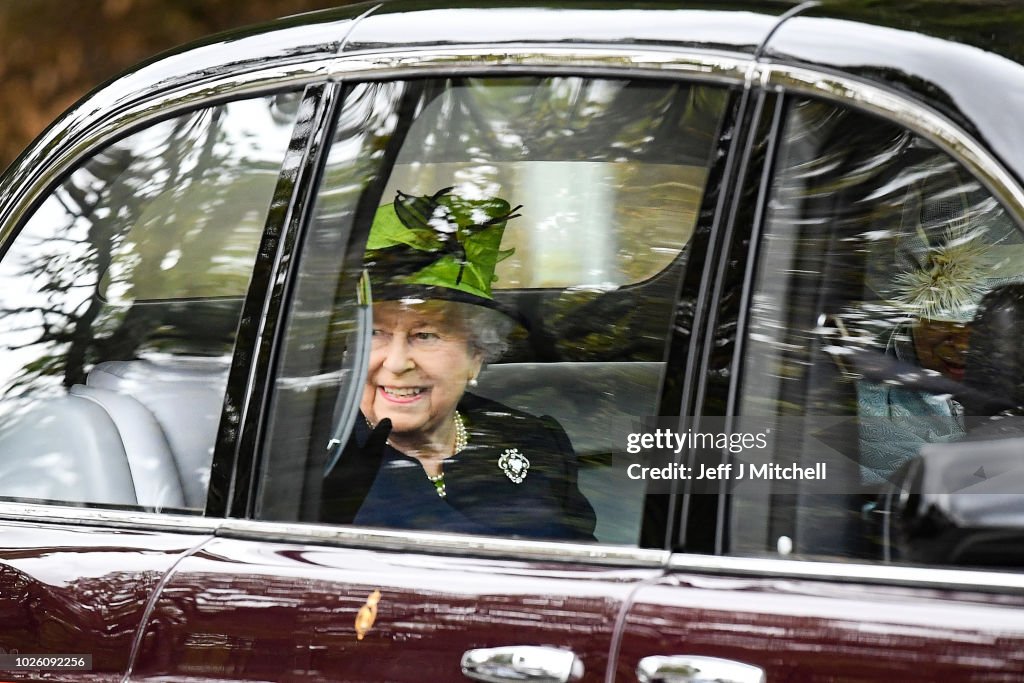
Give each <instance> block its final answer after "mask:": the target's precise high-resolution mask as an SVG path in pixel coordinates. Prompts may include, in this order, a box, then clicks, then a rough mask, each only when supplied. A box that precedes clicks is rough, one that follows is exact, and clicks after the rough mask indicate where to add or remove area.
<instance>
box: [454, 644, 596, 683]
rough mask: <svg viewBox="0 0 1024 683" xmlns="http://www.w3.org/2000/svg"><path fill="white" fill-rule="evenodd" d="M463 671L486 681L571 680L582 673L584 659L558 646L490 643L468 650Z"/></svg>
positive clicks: (536, 682)
mask: <svg viewBox="0 0 1024 683" xmlns="http://www.w3.org/2000/svg"><path fill="white" fill-rule="evenodd" d="M462 674H463V675H464V676H467V677H468V678H472V679H475V680H477V681H485V682H486V683H506V682H507V681H529V682H530V683H569V681H575V680H577V679H579V678H581V677H582V676H583V662H581V661H580V658H579V657H577V656H576V654H575V653H574V652H573V651H572V650H560V649H558V648H557V647H539V646H535V645H513V646H509V647H491V648H482V649H479V650H468V651H466V653H465V654H464V655H462Z"/></svg>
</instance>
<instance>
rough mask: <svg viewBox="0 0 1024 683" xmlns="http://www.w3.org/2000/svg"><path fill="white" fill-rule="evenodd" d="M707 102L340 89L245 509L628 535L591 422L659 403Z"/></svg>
mask: <svg viewBox="0 0 1024 683" xmlns="http://www.w3.org/2000/svg"><path fill="white" fill-rule="evenodd" d="M728 101H729V93H728V91H727V90H725V89H723V88H715V87H707V86H703V85H693V84H686V83H679V82H658V81H646V80H611V79H604V78H583V77H569V76H565V77H561V76H556V77H515V78H458V79H423V80H413V81H404V82H370V83H359V84H353V85H351V86H350V87H349V88H348V89H347V91H346V94H345V98H344V103H343V106H342V110H341V113H340V116H339V119H338V127H337V132H336V135H335V139H334V142H333V146H332V148H331V150H330V154H329V158H328V162H327V166H326V169H325V173H324V182H323V185H322V187H321V191H320V197H319V202H318V206H317V209H316V212H315V216H314V218H313V221H312V224H311V226H310V228H309V234H308V235H307V241H306V246H305V250H304V252H303V255H302V266H301V275H300V281H299V285H298V288H297V294H296V298H295V303H294V308H293V310H292V313H291V322H290V324H289V329H288V338H287V341H286V352H285V355H284V358H283V361H282V365H281V368H280V371H279V378H278V383H277V395H276V399H275V403H274V406H275V407H274V408H273V410H272V413H273V417H272V420H273V422H272V424H271V432H270V441H269V443H270V447H269V449H268V453H269V454H270V456H269V459H268V461H267V462H266V463H265V468H264V477H263V482H262V486H261V490H260V503H259V510H258V514H259V515H260V516H262V517H264V518H268V519H300V520H308V521H317V520H320V521H326V522H332V523H345V524H358V525H364V526H377V527H387V528H407V529H424V530H431V531H453V532H463V533H480V534H490V535H499V536H520V537H529V538H549V539H555V540H577V541H594V540H596V541H600V542H607V543H619V544H631V545H635V544H637V543H639V542H640V531H641V525H642V518H643V506H644V500H645V495H646V489H645V484H644V482H640V481H636V480H631V479H629V478H628V477H626V476H625V475H624V469H623V468H618V469H617V468H614V467H613V466H612V459H613V455H615V454H617V453H621V452H622V451H623V449H624V447H625V432H624V430H618V431H617V430H616V429H615V427H616V426H621V425H622V424H623V423H624V421H626V420H628V419H629V418H631V417H637V416H653V415H657V414H659V412H660V411H661V410H662V408H661V406H662V403H663V402H665V403H667V404H668V405H669V406H670V408H669V409H668V414H670V415H676V416H678V401H679V397H678V395H675V394H673V395H671V396H670V395H665V394H663V387H664V386H665V382H666V377H676V378H678V377H680V376H681V375H682V368H683V367H685V361H686V359H685V349H686V348H687V344H688V337H685V335H686V334H687V332H686V331H687V330H688V329H689V324H688V316H689V315H690V312H691V307H690V304H691V303H692V302H693V301H694V300H695V294H696V291H695V290H696V286H695V284H694V282H695V279H694V274H695V273H699V272H700V270H701V268H702V265H703V261H702V259H703V242H702V241H701V240H700V239H697V238H696V235H697V233H698V232H699V230H700V221H699V220H698V218H699V216H700V207H701V206H702V203H703V202H704V201H705V191H706V189H707V184H708V177H709V172H710V170H711V166H712V159H713V158H715V155H714V154H713V152H714V150H715V145H716V141H717V139H718V137H717V136H718V128H719V124H720V122H721V120H722V117H723V114H724V112H725V108H726V105H727V102H728ZM695 245H696V246H695ZM342 254H345V255H344V256H342ZM697 282H699V278H698V279H697ZM357 292H359V293H360V294H359V295H358V296H357ZM684 337H685V338H684ZM680 349H683V352H682V354H681V355H680V354H679V353H674V352H678V351H680ZM670 384H673V386H675V387H677V383H673V382H671V381H670ZM673 391H675V389H673ZM670 393H671V392H670ZM617 421H618V422H617ZM387 423H390V427H388V426H387ZM301 463H305V467H301V466H300V465H301ZM659 542H660V539H659Z"/></svg>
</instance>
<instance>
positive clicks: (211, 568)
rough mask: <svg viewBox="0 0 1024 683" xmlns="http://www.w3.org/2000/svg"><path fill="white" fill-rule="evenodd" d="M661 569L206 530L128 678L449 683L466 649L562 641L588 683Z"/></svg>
mask: <svg viewBox="0 0 1024 683" xmlns="http://www.w3.org/2000/svg"><path fill="white" fill-rule="evenodd" d="M660 573H661V572H660V570H659V569H658V568H648V569H635V568H634V569H628V568H627V569H619V568H608V567H601V566H587V565H586V564H582V563H573V564H565V563H556V562H550V561H549V562H522V561H515V560H491V559H485V558H472V557H444V556H437V555H429V554H423V553H418V552H416V551H415V550H409V551H406V552H401V553H396V552H381V551H379V550H370V549H356V548H338V547H329V546H322V547H318V546H314V545H309V544H302V543H300V544H295V543H276V544H268V543H265V542H263V541H249V540H236V539H228V538H218V539H216V540H214V541H213V542H211V543H209V544H208V545H206V546H205V547H204V548H203V549H202V550H201V551H199V552H198V553H196V554H194V555H192V556H191V557H189V558H187V559H186V560H184V561H183V562H182V563H181V564H180V565H179V566H178V567H177V568H176V569H175V571H174V573H173V575H172V576H171V577H170V579H169V580H168V582H167V584H166V585H165V586H164V587H163V589H162V590H161V593H160V597H159V599H158V601H157V602H156V604H155V607H154V610H153V612H152V614H151V615H150V618H149V621H148V622H147V625H146V628H145V631H144V633H143V637H142V647H141V649H140V651H139V655H138V658H137V659H136V661H135V665H134V670H133V674H132V680H138V681H146V680H153V681H156V680H176V681H189V680H195V681H201V680H211V679H229V680H271V681H293V680H294V681H298V680H351V681H366V682H369V681H408V682H410V683H412V682H414V681H415V682H420V681H424V680H436V681H456V680H460V678H461V674H460V671H459V663H460V661H461V658H462V655H463V653H464V652H466V651H468V650H470V649H473V648H487V647H498V646H504V645H517V644H523V645H553V646H558V647H562V648H568V649H571V650H572V651H573V652H575V653H576V655H577V656H578V657H579V658H580V659H581V660H582V662H583V665H584V669H585V675H584V677H583V679H582V680H583V681H590V682H595V683H596V682H597V681H603V680H605V670H606V667H607V662H608V653H609V651H610V649H611V642H612V636H613V634H614V632H615V625H616V619H617V618H618V616H619V613H620V610H621V606H622V605H623V604H624V603H625V601H626V600H627V598H628V595H629V593H630V592H631V591H632V590H634V587H635V585H636V584H637V583H638V582H640V581H644V580H650V579H653V578H655V577H656V576H658V575H659V574H660ZM374 591H380V600H379V603H377V606H376V607H377V613H376V619H375V620H374V622H373V625H372V627H370V628H369V630H368V631H367V632H366V633H365V635H364V637H363V638H362V639H359V638H358V636H357V631H356V628H355V621H356V616H357V614H358V613H359V610H360V608H362V607H363V606H364V605H365V604H366V602H367V599H368V597H369V596H370V595H371V593H373V592H374Z"/></svg>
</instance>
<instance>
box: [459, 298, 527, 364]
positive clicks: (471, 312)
mask: <svg viewBox="0 0 1024 683" xmlns="http://www.w3.org/2000/svg"><path fill="white" fill-rule="evenodd" d="M460 308H462V310H463V318H462V322H463V324H464V325H465V327H466V332H468V333H469V344H470V346H471V347H472V348H473V350H474V351H477V352H479V353H480V355H481V356H482V357H483V359H484V363H485V364H486V363H493V362H494V361H496V360H498V359H499V358H501V356H502V354H504V353H505V352H506V351H508V335H509V334H510V333H511V332H512V328H513V327H514V326H515V322H514V321H513V320H512V319H511V318H509V317H508V316H507V315H505V314H504V313H500V312H499V311H496V310H494V309H492V308H484V307H483V306H472V305H470V306H462V307H460Z"/></svg>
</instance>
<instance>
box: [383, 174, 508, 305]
mask: <svg viewBox="0 0 1024 683" xmlns="http://www.w3.org/2000/svg"><path fill="white" fill-rule="evenodd" d="M454 189H455V188H454V187H445V188H443V189H441V190H438V191H437V192H435V193H434V194H432V195H429V196H413V195H409V194H406V193H404V192H401V191H399V192H397V193H396V196H395V199H394V201H392V202H389V203H387V204H384V205H383V206H381V207H380V208H378V209H377V212H376V214H375V215H374V218H373V225H372V226H371V227H370V235H369V240H368V241H367V244H366V255H365V258H364V263H365V265H366V267H367V269H368V271H369V273H370V281H371V283H372V285H373V295H374V297H375V298H385V299H396V298H407V297H422V298H442V299H450V300H455V301H465V302H468V303H476V304H480V305H486V306H490V307H497V306H496V305H495V304H494V294H493V292H492V290H491V285H492V283H493V282H494V281H495V280H497V276H496V275H495V274H494V270H495V266H496V265H497V264H498V262H500V261H502V260H504V259H506V258H508V257H509V256H511V255H512V253H513V251H514V250H513V249H506V250H502V249H501V238H502V235H503V234H504V232H505V226H506V224H507V223H508V221H509V220H511V219H513V218H516V217H518V216H519V214H517V213H516V211H518V210H519V209H520V208H521V205H520V206H516V207H512V206H511V205H510V204H509V202H507V201H505V200H504V199H501V198H500V197H490V198H485V199H469V198H466V197H462V196H460V195H458V194H455V193H454V192H453V190H454Z"/></svg>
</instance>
